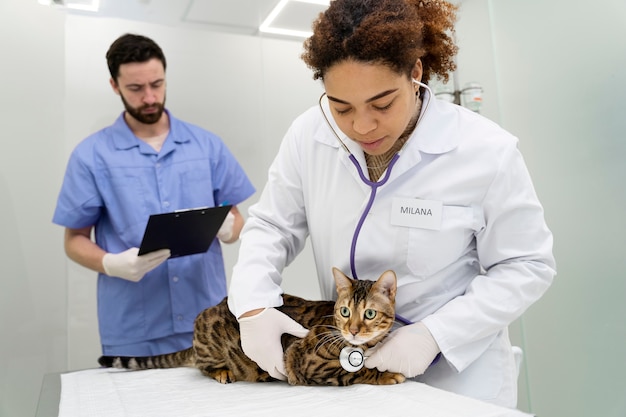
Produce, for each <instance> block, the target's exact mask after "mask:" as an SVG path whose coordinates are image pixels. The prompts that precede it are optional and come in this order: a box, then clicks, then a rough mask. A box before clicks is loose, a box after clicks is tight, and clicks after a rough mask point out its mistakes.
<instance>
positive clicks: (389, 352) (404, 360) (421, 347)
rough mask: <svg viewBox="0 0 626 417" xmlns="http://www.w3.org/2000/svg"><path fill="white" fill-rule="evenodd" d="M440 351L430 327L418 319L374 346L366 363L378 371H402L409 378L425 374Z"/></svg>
mask: <svg viewBox="0 0 626 417" xmlns="http://www.w3.org/2000/svg"><path fill="white" fill-rule="evenodd" d="M438 353H439V346H438V345H437V342H435V339H433V336H432V335H431V334H430V331H429V330H428V328H427V327H426V326H425V325H424V324H423V323H422V322H417V323H415V324H410V325H408V326H404V327H401V328H399V329H398V330H395V331H393V332H392V333H391V334H390V335H389V336H388V337H387V338H386V339H385V340H383V341H382V343H381V344H379V345H377V346H375V347H374V348H373V349H371V350H370V351H369V352H368V354H369V356H368V357H367V358H366V359H365V366H366V367H368V368H378V370H379V371H390V372H399V373H401V374H403V375H404V376H406V377H407V378H412V377H414V376H417V375H421V374H423V373H424V372H425V371H426V369H427V368H428V367H429V366H430V364H431V363H432V362H433V360H434V359H435V356H437V354H438Z"/></svg>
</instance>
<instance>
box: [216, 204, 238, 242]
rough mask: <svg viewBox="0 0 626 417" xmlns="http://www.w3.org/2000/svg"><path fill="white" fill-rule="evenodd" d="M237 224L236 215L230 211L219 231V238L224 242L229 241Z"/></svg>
mask: <svg viewBox="0 0 626 417" xmlns="http://www.w3.org/2000/svg"><path fill="white" fill-rule="evenodd" d="M234 225H235V215H234V214H233V213H231V212H230V211H229V212H228V214H227V215H226V218H225V219H224V222H223V223H222V225H221V226H220V230H218V231H217V238H218V239H219V240H221V241H222V242H228V241H229V240H230V238H231V237H233V226H234Z"/></svg>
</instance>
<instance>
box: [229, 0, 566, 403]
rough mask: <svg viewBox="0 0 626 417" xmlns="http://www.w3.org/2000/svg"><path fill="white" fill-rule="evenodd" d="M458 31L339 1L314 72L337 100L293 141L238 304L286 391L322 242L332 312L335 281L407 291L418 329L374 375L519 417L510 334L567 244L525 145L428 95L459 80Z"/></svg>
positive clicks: (244, 326)
mask: <svg viewBox="0 0 626 417" xmlns="http://www.w3.org/2000/svg"><path fill="white" fill-rule="evenodd" d="M455 19H456V7H455V6H453V5H452V4H450V3H447V2H445V1H420V0H334V1H332V2H331V3H330V6H329V8H328V9H327V10H326V11H325V12H324V13H322V14H321V15H320V16H319V18H318V19H317V20H316V22H315V23H314V25H313V35H312V36H311V37H310V38H309V39H307V40H306V41H305V43H304V53H303V55H302V58H303V59H304V61H305V63H306V64H307V65H308V66H309V67H310V68H311V69H312V70H313V77H314V78H315V79H319V80H321V81H322V83H323V86H324V90H325V93H324V95H323V97H322V98H321V99H320V102H319V105H318V106H314V107H313V108H311V109H309V110H308V111H306V112H305V113H304V114H302V115H301V116H300V117H298V118H297V119H296V120H295V121H294V122H293V124H292V125H291V127H290V128H289V130H288V132H287V134H286V135H285V137H284V139H283V142H282V145H281V148H280V150H279V152H278V155H277V156H276V159H275V160H274V162H273V164H272V166H271V168H270V171H269V179H268V182H267V184H266V186H265V189H264V191H263V194H262V196H261V198H260V200H259V202H258V203H257V204H256V205H254V206H253V207H251V208H250V213H249V219H248V221H247V223H246V226H245V227H244V230H243V232H242V242H241V248H240V253H239V260H238V262H237V264H236V266H235V268H234V271H233V277H232V281H231V287H230V290H229V306H230V308H231V310H232V311H233V313H234V314H235V315H236V316H237V317H238V318H239V323H240V326H241V337H242V346H243V349H244V351H245V352H246V354H247V355H248V356H249V357H251V358H252V359H253V360H255V361H256V362H257V363H258V364H259V365H260V366H261V367H262V368H264V369H265V370H267V371H268V372H269V373H270V374H271V375H273V376H274V377H276V378H279V379H284V367H283V363H282V348H281V344H280V335H281V334H283V333H291V334H294V335H297V336H302V335H303V334H306V329H303V328H301V327H300V326H299V325H298V324H297V323H295V322H293V321H292V320H291V319H289V318H288V317H286V316H285V315H283V314H282V313H280V312H278V310H276V309H275V308H274V307H277V306H279V305H281V303H282V298H281V294H282V290H281V287H280V284H281V281H282V277H281V274H282V271H283V268H284V267H285V266H286V265H288V264H289V263H291V262H292V261H293V259H294V258H295V257H296V256H297V255H298V253H300V251H301V250H302V249H303V248H304V246H305V242H306V239H307V237H310V239H311V245H312V248H313V252H314V255H315V262H316V268H317V275H318V280H319V285H320V289H321V293H322V296H323V297H324V298H327V299H332V298H334V297H336V294H335V293H334V291H335V290H334V284H333V279H332V277H331V273H330V272H331V269H332V267H338V268H339V269H342V270H343V271H344V272H346V273H351V275H352V276H353V277H354V278H357V279H375V278H376V277H378V276H379V275H380V274H381V273H382V272H383V271H385V270H387V269H392V270H394V271H395V273H396V275H397V277H398V290H397V296H396V311H397V313H398V316H399V317H400V318H401V321H403V322H404V323H405V325H404V326H402V327H399V328H398V329H397V330H395V331H393V332H392V333H391V335H390V336H389V337H388V338H387V339H385V340H384V341H383V342H382V343H381V344H379V345H378V346H377V347H376V348H375V349H374V351H373V352H372V351H370V352H366V356H367V358H366V360H365V366H367V367H370V368H374V367H376V368H378V369H380V370H389V371H393V372H401V373H403V374H404V375H405V376H407V377H410V378H415V379H416V380H418V381H422V382H424V383H426V384H429V385H432V386H435V387H439V388H442V389H445V390H449V391H452V392H456V393H459V394H463V395H467V396H471V397H474V398H477V399H481V400H484V401H488V402H492V403H495V404H499V405H503V406H508V407H515V406H516V402H517V370H516V365H515V360H514V355H513V351H512V348H511V344H510V341H509V336H508V332H507V328H508V326H509V324H511V323H512V322H513V321H514V320H516V319H517V318H518V317H520V315H521V314H522V313H523V312H524V311H525V310H526V309H527V308H528V307H529V306H530V305H532V304H533V303H534V302H535V301H537V300H538V299H539V298H540V297H541V296H542V295H543V294H544V292H545V291H546V290H547V289H548V287H549V286H550V284H551V282H552V280H553V277H554V275H555V273H556V270H555V268H556V267H555V261H554V258H553V255H552V234H551V232H550V230H549V229H548V227H547V225H546V223H545V220H544V214H543V208H542V206H541V204H540V202H539V200H538V199H537V196H536V193H535V190H534V187H533V184H532V182H531V178H530V175H529V173H528V170H527V168H526V165H525V163H524V160H523V157H522V155H521V154H520V152H519V150H518V148H517V143H518V140H517V138H515V137H514V136H512V135H511V134H510V133H508V132H506V131H504V130H503V129H502V128H500V127H499V126H498V125H496V124H495V123H493V122H491V121H489V120H488V119H486V118H484V117H482V116H480V115H478V114H476V113H473V112H471V111H470V110H467V109H465V108H462V107H460V106H457V105H455V104H452V103H448V102H444V101H441V100H437V99H436V98H435V97H434V96H433V94H432V93H431V91H430V89H429V88H428V82H429V81H430V80H432V79H434V78H440V79H442V80H447V79H448V75H449V73H450V71H453V70H454V69H455V65H454V59H453V58H454V55H455V54H456V51H457V48H456V46H455V44H454V42H453V36H452V35H453V31H454V22H455ZM303 279H308V277H303ZM363 320H365V319H363Z"/></svg>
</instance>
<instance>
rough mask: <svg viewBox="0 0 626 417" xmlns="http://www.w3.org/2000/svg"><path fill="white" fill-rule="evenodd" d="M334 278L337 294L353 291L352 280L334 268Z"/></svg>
mask: <svg viewBox="0 0 626 417" xmlns="http://www.w3.org/2000/svg"><path fill="white" fill-rule="evenodd" d="M333 277H334V278H335V285H336V286H337V294H339V293H341V292H342V291H347V290H350V289H352V280H351V279H350V278H348V276H347V275H346V274H344V273H343V272H341V271H340V270H339V269H337V268H335V267H333Z"/></svg>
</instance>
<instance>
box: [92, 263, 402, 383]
mask: <svg viewBox="0 0 626 417" xmlns="http://www.w3.org/2000/svg"><path fill="white" fill-rule="evenodd" d="M333 276H334V277H335V282H336V284H337V294H338V297H337V301H336V302H332V301H309V300H304V299H302V298H299V297H295V296H292V295H287V294H285V295H283V301H284V304H283V306H281V307H277V309H278V310H280V311H282V312H283V313H285V314H287V315H288V316H289V317H291V318H292V319H294V320H295V321H297V322H299V323H300V324H301V325H302V326H304V327H306V328H307V329H310V331H309V333H308V335H307V336H306V337H304V338H302V339H299V338H297V337H294V336H291V335H287V334H285V335H283V339H282V342H283V349H284V351H285V369H286V371H287V381H288V382H289V383H290V384H292V385H351V384H381V385H383V384H384V385H387V384H398V383H401V382H403V381H404V380H405V378H404V376H403V375H402V374H397V373H392V372H381V371H378V370H377V369H368V368H365V367H364V368H362V369H361V370H359V371H357V372H354V373H352V372H348V371H346V370H344V369H343V368H342V367H341V365H340V364H339V352H340V351H341V349H342V348H343V347H345V346H349V345H352V346H358V347H360V348H362V349H363V350H365V351H366V353H365V355H367V349H369V348H371V347H373V346H374V345H376V344H377V343H378V342H380V341H381V340H382V339H383V338H384V337H385V336H386V335H387V333H388V332H389V330H390V329H391V327H392V325H393V322H394V315H395V294H396V276H395V274H394V273H393V272H392V271H387V272H385V273H383V274H382V275H381V276H380V278H379V279H378V280H377V281H375V282H373V281H365V280H363V281H357V280H352V279H350V278H348V277H346V276H345V275H344V274H343V273H342V272H341V271H339V270H338V269H336V268H333ZM99 362H100V364H101V365H103V366H108V367H116V368H129V369H153V368H174V367H181V366H190V367H196V368H198V369H200V371H202V373H203V374H204V375H206V376H209V377H211V378H214V379H216V380H217V381H219V382H222V383H228V382H235V381H256V382H264V381H271V380H273V378H272V377H270V375H269V374H268V373H267V372H265V371H264V370H262V369H261V368H259V367H258V366H257V364H256V363H255V362H253V361H252V360H251V359H249V358H248V357H247V356H246V355H245V354H244V353H243V351H242V350H241V340H240V337H239V324H238V322H237V320H236V318H235V317H234V316H233V315H232V314H231V312H230V310H229V309H228V305H227V303H226V299H224V300H223V301H222V302H221V303H220V304H218V305H216V306H214V307H211V308H207V309H206V310H204V311H203V312H202V313H200V314H199V315H198V317H197V318H196V321H195V328H194V341H193V346H192V347H191V348H189V349H186V350H183V351H180V352H175V353H171V354H166V355H159V356H152V357H134V358H131V357H111V356H103V357H101V358H100V359H99Z"/></svg>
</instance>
